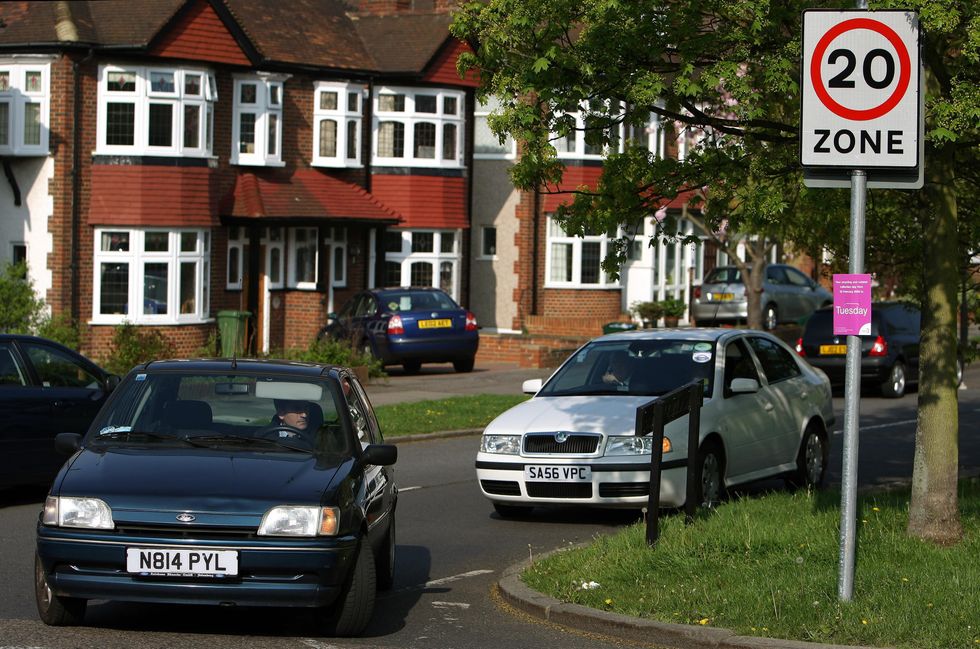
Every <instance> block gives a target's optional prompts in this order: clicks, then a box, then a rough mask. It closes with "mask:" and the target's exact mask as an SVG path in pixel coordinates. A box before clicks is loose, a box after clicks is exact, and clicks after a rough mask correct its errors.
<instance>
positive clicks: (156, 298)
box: [143, 263, 167, 314]
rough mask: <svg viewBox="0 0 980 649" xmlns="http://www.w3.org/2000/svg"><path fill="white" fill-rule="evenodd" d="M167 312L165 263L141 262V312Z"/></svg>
mask: <svg viewBox="0 0 980 649" xmlns="http://www.w3.org/2000/svg"><path fill="white" fill-rule="evenodd" d="M166 312H167V264H166V263H162V264H159V263H155V264H143V313H145V314H162V313H166Z"/></svg>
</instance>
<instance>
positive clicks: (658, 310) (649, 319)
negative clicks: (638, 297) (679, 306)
mask: <svg viewBox="0 0 980 649" xmlns="http://www.w3.org/2000/svg"><path fill="white" fill-rule="evenodd" d="M630 311H631V312H633V313H634V314H635V315H636V317H637V318H639V319H640V320H641V321H642V322H643V326H644V327H651V326H654V327H655V326H656V325H657V320H659V319H660V317H661V316H662V315H663V314H664V312H663V307H661V306H660V302H634V303H633V304H632V305H631V306H630Z"/></svg>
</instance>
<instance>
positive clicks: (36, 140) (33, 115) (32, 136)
mask: <svg viewBox="0 0 980 649" xmlns="http://www.w3.org/2000/svg"><path fill="white" fill-rule="evenodd" d="M24 144H26V145H32V146H39V145H40V144H41V104H38V103H27V104H24Z"/></svg>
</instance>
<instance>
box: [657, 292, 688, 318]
mask: <svg viewBox="0 0 980 649" xmlns="http://www.w3.org/2000/svg"><path fill="white" fill-rule="evenodd" d="M659 304H660V309H661V311H662V312H663V314H664V317H666V318H680V317H682V316H683V315H684V311H686V310H687V306H686V305H685V304H684V302H683V301H682V300H678V299H675V298H672V297H669V298H667V299H666V300H661V301H660V303H659Z"/></svg>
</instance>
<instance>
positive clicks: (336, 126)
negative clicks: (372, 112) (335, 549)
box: [313, 82, 364, 167]
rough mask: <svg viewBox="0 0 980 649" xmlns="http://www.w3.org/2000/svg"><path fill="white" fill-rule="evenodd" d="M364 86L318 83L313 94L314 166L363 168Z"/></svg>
mask: <svg viewBox="0 0 980 649" xmlns="http://www.w3.org/2000/svg"><path fill="white" fill-rule="evenodd" d="M363 94H364V86H359V85H355V84H348V83H326V82H321V83H318V84H316V87H315V89H314V92H313V165H314V166H317V167H360V166H361V122H362V118H363V110H364V106H363V104H364V101H363Z"/></svg>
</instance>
